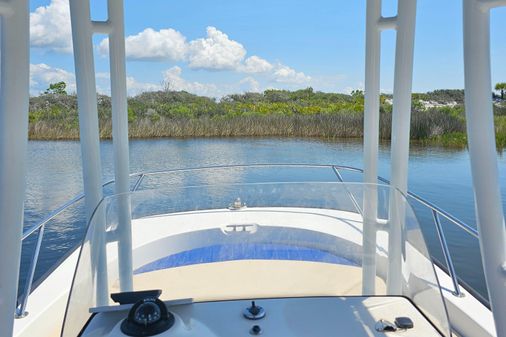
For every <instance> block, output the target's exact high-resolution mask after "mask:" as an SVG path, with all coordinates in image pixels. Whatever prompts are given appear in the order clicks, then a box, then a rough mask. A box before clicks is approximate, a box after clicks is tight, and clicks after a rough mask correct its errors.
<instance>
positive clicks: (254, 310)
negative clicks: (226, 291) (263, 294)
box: [243, 301, 265, 320]
mask: <svg viewBox="0 0 506 337" xmlns="http://www.w3.org/2000/svg"><path fill="white" fill-rule="evenodd" d="M243 316H244V317H245V318H247V319H251V320H257V319H262V318H264V317H265V310H264V308H262V307H261V306H259V305H256V303H255V301H251V306H250V307H248V308H246V309H244V312H243Z"/></svg>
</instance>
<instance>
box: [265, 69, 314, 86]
mask: <svg viewBox="0 0 506 337" xmlns="http://www.w3.org/2000/svg"><path fill="white" fill-rule="evenodd" d="M273 78H274V81H275V82H278V83H284V84H307V83H309V82H310V81H311V76H307V75H306V74H304V73H303V72H297V71H295V70H294V69H292V68H290V67H288V66H285V65H282V64H280V65H278V66H277V67H276V70H275V71H274V73H273Z"/></svg>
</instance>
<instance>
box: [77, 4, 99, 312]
mask: <svg viewBox="0 0 506 337" xmlns="http://www.w3.org/2000/svg"><path fill="white" fill-rule="evenodd" d="M70 15H71V22H72V41H73V45H74V62H75V69H76V82H77V101H78V110H79V132H80V139H81V155H82V164H83V181H84V194H85V205H86V216H87V219H88V220H89V219H90V218H91V216H92V213H93V211H94V210H95V208H96V206H97V205H98V203H99V202H100V200H101V199H102V168H101V164H100V139H99V129H98V111H97V93H96V84H95V66H94V59H93V43H92V24H91V19H90V4H89V0H70ZM100 211H101V213H98V214H95V217H96V219H97V220H96V221H99V222H102V223H103V226H104V228H102V229H103V232H102V233H98V234H100V236H99V237H96V238H94V240H93V241H94V244H96V245H97V247H95V248H94V249H93V252H94V254H96V255H94V256H95V257H96V258H94V259H93V260H94V261H93V263H96V265H95V266H94V272H95V273H96V274H95V277H96V280H97V299H96V302H97V303H96V304H97V305H106V304H107V303H108V289H107V266H106V256H105V214H103V210H102V209H101V210H100ZM97 232H98V231H97Z"/></svg>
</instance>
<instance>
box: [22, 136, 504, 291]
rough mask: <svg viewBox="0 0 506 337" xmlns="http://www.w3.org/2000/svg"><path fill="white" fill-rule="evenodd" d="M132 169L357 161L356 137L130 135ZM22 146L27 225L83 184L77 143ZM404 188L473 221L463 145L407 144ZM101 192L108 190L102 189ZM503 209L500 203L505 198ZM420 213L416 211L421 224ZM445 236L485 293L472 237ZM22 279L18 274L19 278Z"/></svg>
mask: <svg viewBox="0 0 506 337" xmlns="http://www.w3.org/2000/svg"><path fill="white" fill-rule="evenodd" d="M130 144H131V145H130V163H131V172H139V171H154V170H165V169H172V168H183V167H198V166H206V165H223V164H251V163H312V164H314V163H321V164H338V165H348V166H355V167H362V144H361V143H360V142H358V141H343V140H338V141H324V140H313V139H309V140H308V139H277V138H268V139H265V138H264V139H248V138H241V139H219V138H215V139H156V140H132V141H131V143H130ZM28 150H29V153H28V158H29V160H28V163H29V165H28V179H27V200H26V206H25V226H30V225H34V224H36V223H37V222H38V221H40V220H41V219H43V218H44V217H46V216H47V215H48V214H49V213H50V212H51V210H53V209H55V208H56V207H58V206H59V205H61V204H63V203H65V202H66V201H68V200H69V199H70V198H72V197H73V196H75V195H77V194H79V193H81V191H82V188H83V187H82V176H81V158H80V145H79V143H78V142H71V141H31V142H29V148H28ZM101 154H102V160H103V177H104V180H109V179H111V178H113V166H112V143H111V142H108V141H107V142H103V143H102V144H101ZM498 159H499V166H500V167H499V168H500V174H501V191H502V195H503V201H506V155H504V153H498ZM409 169H410V174H409V189H410V190H411V191H412V192H414V193H416V194H418V195H420V196H422V197H424V198H425V199H428V200H429V201H431V202H433V203H435V204H436V205H438V206H440V207H441V208H443V209H445V210H446V211H448V212H450V213H452V214H453V215H455V216H457V217H458V218H460V219H461V220H463V221H465V222H467V223H468V224H470V225H472V226H474V224H475V219H474V202H473V194H472V189H471V174H470V167H469V155H468V153H467V151H466V150H454V149H444V148H439V147H418V146H413V147H412V148H411V156H410V167H409ZM379 171H380V175H382V176H383V177H385V178H389V146H388V145H384V146H382V147H381V149H380V165H379ZM238 179H240V178H238ZM106 193H110V190H107V191H106ZM504 207H505V209H506V205H504ZM426 216H427V215H426V214H420V217H421V218H422V219H421V222H422V224H423V223H425V217H426ZM82 219H83V213H82V204H78V205H76V206H75V207H73V208H72V209H69V210H68V211H67V212H65V213H64V214H62V215H61V216H59V217H58V218H57V219H55V221H53V222H52V223H50V224H49V225H48V226H47V229H46V234H45V239H44V243H43V249H42V252H41V257H40V263H39V268H38V270H37V273H36V277H39V276H41V275H42V274H43V273H44V272H47V271H48V270H49V269H50V267H51V266H52V265H54V264H55V262H56V261H57V260H58V259H60V258H62V256H63V255H64V254H65V253H66V252H67V251H68V250H69V249H70V248H72V247H74V246H75V245H76V244H77V243H78V242H79V240H80V239H81V238H82V235H83V232H84V224H83V221H82ZM426 227H427V228H428V230H427V240H428V241H429V242H428V243H429V247H430V248H431V250H433V254H434V255H436V256H440V251H439V250H438V249H437V242H436V241H435V240H434V237H433V236H432V234H434V233H433V232H431V230H430V226H428V225H427V226H426ZM446 234H447V239H448V241H449V242H450V244H451V251H452V254H453V257H454V259H455V262H456V264H457V271H458V273H459V275H461V276H462V277H463V278H464V279H465V280H466V282H468V283H470V284H472V286H473V287H475V288H476V289H478V290H479V291H480V292H482V293H484V292H485V288H484V285H483V284H484V282H483V277H482V275H480V273H479V272H477V270H480V268H481V265H480V257H479V252H478V248H477V245H476V243H475V242H474V241H473V240H471V239H470V238H469V237H468V236H467V235H466V234H463V233H461V232H460V231H458V230H456V229H455V228H454V227H453V226H446ZM34 239H35V238H30V240H28V241H29V242H28V244H27V245H25V248H24V249H23V258H22V269H23V270H26V268H27V261H28V257H29V255H30V253H31V250H30V248H29V243H30V242H33V241H34ZM23 280H24V274H22V277H21V282H23Z"/></svg>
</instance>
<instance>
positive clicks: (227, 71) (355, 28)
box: [30, 0, 506, 98]
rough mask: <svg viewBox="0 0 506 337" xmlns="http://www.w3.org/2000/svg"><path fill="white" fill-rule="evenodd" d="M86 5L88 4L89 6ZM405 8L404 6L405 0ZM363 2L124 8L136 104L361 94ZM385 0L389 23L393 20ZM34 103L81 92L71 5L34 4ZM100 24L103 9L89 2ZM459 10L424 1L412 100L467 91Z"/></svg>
mask: <svg viewBox="0 0 506 337" xmlns="http://www.w3.org/2000/svg"><path fill="white" fill-rule="evenodd" d="M83 1H84V0H83ZM401 1H402V0H401ZM365 4H366V0H312V1H307V0H254V1H252V0H250V1H246V0H241V1H237V0H217V1H203V0H185V1H175V0H170V1H169V0H149V1H136V0H125V31H126V32H125V33H126V53H127V76H128V78H127V86H128V93H129V95H136V94H139V93H141V92H143V91H148V90H161V89H163V88H167V87H168V88H169V89H170V90H186V91H188V92H192V93H195V94H198V95H205V96H210V97H217V98H219V97H222V96H224V95H227V94H231V93H242V92H247V91H251V92H260V91H263V90H266V89H271V88H277V89H289V90H296V89H301V88H307V87H312V88H313V89H314V90H319V91H325V92H343V93H349V92H351V90H354V89H363V87H364V59H365V12H366V9H365ZM396 6H397V1H396V0H383V15H384V16H392V15H395V14H396ZM30 10H31V14H30V33H31V38H30V40H31V41H30V44H31V60H30V63H31V66H30V84H31V94H32V95H37V94H39V93H40V92H41V91H44V90H45V89H46V88H47V87H48V85H49V83H54V82H59V81H65V82H66V83H67V84H68V91H69V92H73V91H75V76H74V63H73V60H74V59H73V54H72V38H71V31H70V14H69V6H68V0H32V1H30ZM91 16H92V19H93V20H105V19H107V3H106V0H91ZM93 43H94V54H95V69H96V78H97V91H98V92H100V93H104V94H108V93H109V92H110V89H109V62H108V43H107V37H106V36H104V35H95V36H94V37H93ZM491 46H492V52H491V58H492V81H493V83H496V82H506V63H505V62H501V61H503V60H504V59H506V8H499V9H494V10H493V12H492V16H491ZM462 48H463V47H462V1H461V0H418V5H417V22H416V38H415V59H414V72H413V91H415V92H426V91H431V90H434V89H454V88H463V86H464V76H463V56H462ZM394 53H395V32H393V31H386V32H383V33H382V51H381V90H382V91H383V92H385V93H389V92H391V91H392V88H393V67H394Z"/></svg>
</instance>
